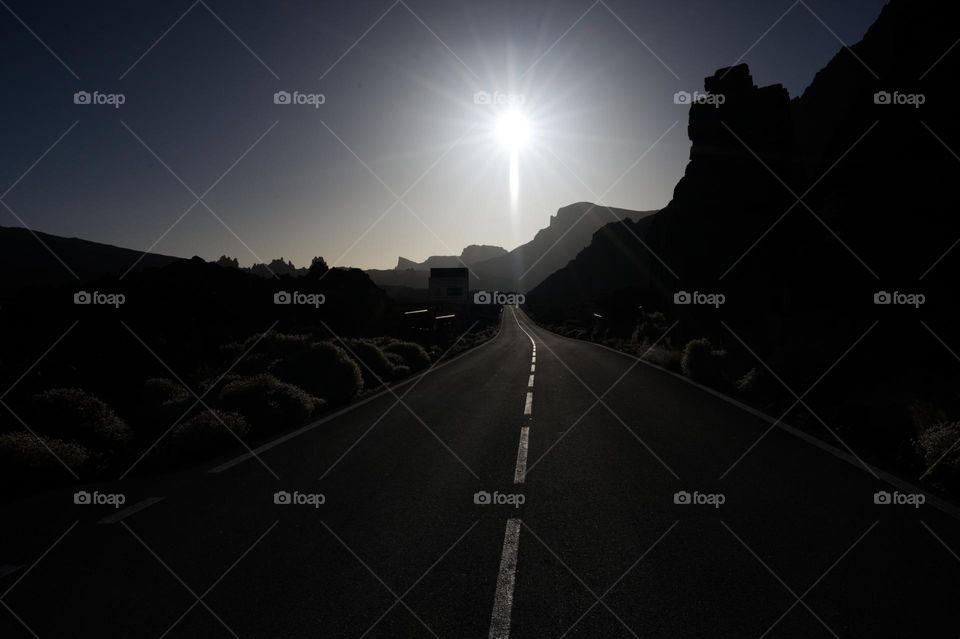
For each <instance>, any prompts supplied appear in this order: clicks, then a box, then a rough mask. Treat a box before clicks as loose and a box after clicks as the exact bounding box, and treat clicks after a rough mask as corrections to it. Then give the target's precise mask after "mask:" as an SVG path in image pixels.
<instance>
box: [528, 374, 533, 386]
mask: <svg viewBox="0 0 960 639" xmlns="http://www.w3.org/2000/svg"><path fill="white" fill-rule="evenodd" d="M527 388H533V375H531V376H530V381H529V382H527Z"/></svg>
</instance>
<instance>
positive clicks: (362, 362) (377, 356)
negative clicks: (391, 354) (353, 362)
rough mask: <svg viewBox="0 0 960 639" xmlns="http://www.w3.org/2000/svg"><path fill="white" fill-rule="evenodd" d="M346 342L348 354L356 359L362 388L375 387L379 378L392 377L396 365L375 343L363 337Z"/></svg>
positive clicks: (388, 378) (387, 379) (391, 378)
mask: <svg viewBox="0 0 960 639" xmlns="http://www.w3.org/2000/svg"><path fill="white" fill-rule="evenodd" d="M346 343H347V346H349V347H350V353H349V354H350V356H351V357H355V358H356V359H357V360H358V361H357V364H358V365H359V366H360V374H361V375H362V376H363V387H364V388H376V387H377V386H379V385H380V380H383V381H384V382H389V381H391V380H393V379H394V368H396V365H395V364H394V363H393V362H391V361H390V360H389V359H388V358H387V356H386V355H384V353H383V351H382V350H380V349H379V348H378V347H377V346H376V344H373V343H372V342H369V341H367V340H363V339H352V340H348V341H347V342H346ZM401 362H402V358H401ZM377 378H379V379H377Z"/></svg>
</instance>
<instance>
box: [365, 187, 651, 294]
mask: <svg viewBox="0 0 960 639" xmlns="http://www.w3.org/2000/svg"><path fill="white" fill-rule="evenodd" d="M653 213H654V211H629V210H626V209H617V208H610V207H605V206H599V205H596V204H592V203H590V202H577V203H575V204H570V205H568V206H565V207H563V208H561V209H559V210H558V211H557V213H556V215H552V216H551V217H550V223H549V225H548V226H547V227H546V228H543V229H541V230H539V231H538V232H537V234H536V235H535V236H534V237H533V239H532V240H530V241H529V242H526V243H524V244H521V245H520V246H518V247H516V248H515V249H513V250H512V251H509V252H507V251H504V250H503V249H500V248H499V247H486V246H469V247H467V248H466V249H464V252H463V254H461V256H460V259H459V260H458V259H457V258H455V257H450V256H445V257H431V258H429V259H428V260H427V261H425V262H422V263H419V264H417V263H415V262H412V261H410V260H406V259H405V258H402V257H401V258H400V260H399V262H398V264H397V268H396V269H393V270H368V271H367V273H368V274H369V275H370V277H371V279H373V281H374V282H376V283H377V284H379V285H380V286H384V287H387V288H388V290H393V292H394V293H395V294H399V291H397V290H396V289H395V287H405V288H412V289H425V288H426V287H427V279H428V275H429V273H428V271H429V269H430V268H436V267H456V266H462V265H464V264H466V265H467V266H469V267H470V270H471V271H472V275H471V278H470V282H471V287H473V288H475V289H484V290H500V291H527V290H530V289H531V288H533V287H535V286H536V285H537V284H539V283H540V282H541V281H543V280H544V278H546V277H547V276H548V275H550V274H551V273H553V272H554V271H555V270H557V269H558V268H560V267H562V266H563V265H565V264H566V263H567V262H569V261H570V260H571V259H573V258H574V257H575V256H576V255H577V253H579V252H580V251H581V250H582V249H583V248H584V247H585V246H586V245H587V244H588V243H589V242H590V238H591V237H592V236H593V234H594V232H595V231H596V230H597V229H599V228H601V227H603V226H604V225H606V224H608V223H610V222H614V223H615V224H618V225H619V224H621V223H620V222H616V220H623V221H624V222H625V223H629V222H633V221H636V220H640V219H643V218H646V217H648V216H650V215H652V214H653ZM488 253H494V254H495V255H493V256H487V254H488ZM481 258H483V259H481Z"/></svg>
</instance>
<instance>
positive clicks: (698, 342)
mask: <svg viewBox="0 0 960 639" xmlns="http://www.w3.org/2000/svg"><path fill="white" fill-rule="evenodd" d="M726 357H727V352H726V351H724V350H719V349H715V348H714V347H713V345H712V344H711V343H710V340H708V339H707V338H706V337H701V338H699V339H692V340H690V341H689V342H687V345H686V346H685V347H684V349H683V359H681V360H680V368H681V369H682V370H683V374H684V375H686V376H687V377H689V378H690V379H692V380H693V381H695V382H699V383H701V384H707V385H708V386H714V385H716V384H718V383H719V382H720V379H721V373H722V371H723V362H724V360H725V359H726Z"/></svg>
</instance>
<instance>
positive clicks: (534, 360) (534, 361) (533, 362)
mask: <svg viewBox="0 0 960 639" xmlns="http://www.w3.org/2000/svg"><path fill="white" fill-rule="evenodd" d="M530 363H531V364H536V363H537V356H536V355H534V356H533V357H531V358H530Z"/></svg>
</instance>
